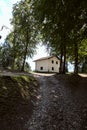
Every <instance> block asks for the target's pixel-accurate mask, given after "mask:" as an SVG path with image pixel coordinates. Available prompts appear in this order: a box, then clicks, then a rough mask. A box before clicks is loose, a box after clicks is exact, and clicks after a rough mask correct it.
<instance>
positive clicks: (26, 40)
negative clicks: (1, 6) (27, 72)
mask: <svg viewBox="0 0 87 130" xmlns="http://www.w3.org/2000/svg"><path fill="white" fill-rule="evenodd" d="M12 14H13V18H12V20H11V24H12V25H13V32H11V33H10V35H9V36H8V37H7V40H8V41H9V43H10V44H11V45H12V49H13V57H14V62H13V66H14V65H15V64H16V62H17V61H18V60H21V63H22V64H21V71H24V68H25V64H26V58H28V57H32V56H33V54H34V52H35V48H36V43H37V38H36V30H35V24H34V21H33V17H32V15H31V10H30V5H29V2H27V1H24V0H23V1H20V2H19V3H16V4H15V5H14V6H13V13H12ZM13 68H14V67H13Z"/></svg>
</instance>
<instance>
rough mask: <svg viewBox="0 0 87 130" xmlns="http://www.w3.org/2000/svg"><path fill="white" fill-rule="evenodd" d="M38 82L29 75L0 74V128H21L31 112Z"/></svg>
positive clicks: (7, 129) (8, 129) (9, 129)
mask: <svg viewBox="0 0 87 130" xmlns="http://www.w3.org/2000/svg"><path fill="white" fill-rule="evenodd" d="M37 90H38V82H37V81H36V80H35V78H34V77H32V76H31V77H30V76H12V77H11V76H0V129H1V130H2V129H4V130H12V129H20V128H21V130H22V129H23V125H24V122H26V121H27V120H28V119H29V117H30V116H31V114H32V110H33V101H34V100H35V99H36V94H37Z"/></svg>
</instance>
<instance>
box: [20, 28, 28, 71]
mask: <svg viewBox="0 0 87 130" xmlns="http://www.w3.org/2000/svg"><path fill="white" fill-rule="evenodd" d="M28 37H29V35H28V30H27V34H26V46H25V52H24V58H23V64H22V68H21V71H24V67H25V60H26V56H27V49H28V42H29V39H28Z"/></svg>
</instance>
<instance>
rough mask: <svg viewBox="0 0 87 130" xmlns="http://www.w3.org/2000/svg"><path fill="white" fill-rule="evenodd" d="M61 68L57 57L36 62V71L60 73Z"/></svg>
mask: <svg viewBox="0 0 87 130" xmlns="http://www.w3.org/2000/svg"><path fill="white" fill-rule="evenodd" d="M57 63H58V64H57ZM59 67H60V60H58V59H57V58H56V57H53V58H50V59H46V60H41V61H36V64H35V70H36V71H39V72H59Z"/></svg>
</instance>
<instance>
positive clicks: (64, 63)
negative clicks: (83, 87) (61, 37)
mask: <svg viewBox="0 0 87 130" xmlns="http://www.w3.org/2000/svg"><path fill="white" fill-rule="evenodd" d="M63 55H64V62H63V74H65V73H66V44H65V43H64V45H63Z"/></svg>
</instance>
